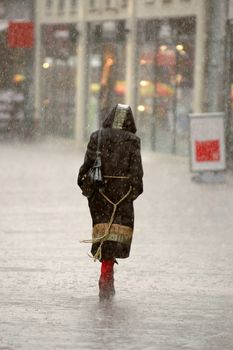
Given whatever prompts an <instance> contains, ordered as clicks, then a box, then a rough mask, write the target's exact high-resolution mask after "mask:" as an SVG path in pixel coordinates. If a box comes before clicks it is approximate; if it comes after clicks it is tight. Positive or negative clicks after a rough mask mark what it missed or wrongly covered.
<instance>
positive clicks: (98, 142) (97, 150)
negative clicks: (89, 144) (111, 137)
mask: <svg viewBox="0 0 233 350" xmlns="http://www.w3.org/2000/svg"><path fill="white" fill-rule="evenodd" d="M101 131H102V129H99V131H98V141H97V149H96V155H97V156H99V155H100V154H101V152H100V139H101Z"/></svg>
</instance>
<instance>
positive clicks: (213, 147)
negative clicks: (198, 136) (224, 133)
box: [195, 140, 220, 162]
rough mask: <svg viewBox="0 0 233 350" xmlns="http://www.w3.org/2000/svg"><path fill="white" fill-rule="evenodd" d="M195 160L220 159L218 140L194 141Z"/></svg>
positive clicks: (214, 160)
mask: <svg viewBox="0 0 233 350" xmlns="http://www.w3.org/2000/svg"><path fill="white" fill-rule="evenodd" d="M195 148H196V161H197V162H216V161H219V160H220V142H219V140H208V141H196V142H195Z"/></svg>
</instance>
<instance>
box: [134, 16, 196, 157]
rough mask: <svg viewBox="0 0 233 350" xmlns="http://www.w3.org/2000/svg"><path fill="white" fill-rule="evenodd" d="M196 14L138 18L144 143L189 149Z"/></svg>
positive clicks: (180, 150)
mask: <svg viewBox="0 0 233 350" xmlns="http://www.w3.org/2000/svg"><path fill="white" fill-rule="evenodd" d="M194 37H195V19H194V18H193V17H192V18H182V19H170V20H165V21H158V20H147V21H141V22H140V23H139V30H138V67H139V68H138V75H137V92H138V99H137V121H138V129H139V133H140V134H141V137H142V141H143V144H144V146H145V147H147V148H149V149H152V150H158V151H163V152H174V153H182V154H185V153H187V133H188V113H189V112H191V102H192V92H193V66H194Z"/></svg>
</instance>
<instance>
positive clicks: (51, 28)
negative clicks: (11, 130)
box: [0, 0, 233, 155]
mask: <svg viewBox="0 0 233 350" xmlns="http://www.w3.org/2000/svg"><path fill="white" fill-rule="evenodd" d="M0 4H1V5H0V16H1V21H0V25H1V28H2V26H3V24H1V23H3V22H4V21H5V20H6V21H8V25H7V27H8V28H9V27H10V25H9V20H10V19H11V17H9V15H8V14H9V13H10V9H12V12H13V14H14V21H17V20H19V19H24V20H25V21H27V22H31V21H32V22H33V30H34V33H35V36H34V37H35V40H34V41H33V43H34V45H32V48H29V47H27V48H21V49H17V48H15V49H14V51H12V52H14V55H13V56H14V59H15V60H16V61H17V62H20V60H18V59H17V56H16V52H17V50H19V51H20V54H21V55H26V57H25V56H24V58H23V62H26V61H27V60H28V62H29V63H28V64H24V69H25V71H24V72H23V71H20V70H18V71H17V72H16V73H17V74H21V73H22V75H24V76H25V77H26V76H27V79H25V80H24V81H25V83H24V85H25V86H26V87H25V89H26V90H25V91H26V93H25V96H26V97H25V100H27V99H28V97H27V96H29V94H30V92H32V94H33V98H32V99H30V101H33V103H32V104H33V106H34V107H35V109H34V111H33V114H32V119H33V123H32V125H33V126H34V127H35V126H37V127H38V128H39V130H40V132H41V133H42V134H45V135H46V134H53V135H55V136H62V137H68V138H75V139H76V140H77V142H79V143H80V144H82V143H83V142H84V141H86V140H87V138H88V136H89V134H90V132H91V131H93V130H95V129H96V128H98V127H99V125H100V123H101V121H102V119H103V118H104V116H105V115H106V113H107V112H108V110H109V108H111V107H112V106H113V105H114V104H115V103H126V104H130V105H131V107H132V109H133V111H134V115H135V118H136V122H137V127H138V134H139V136H140V137H141V138H142V146H143V148H144V149H150V150H154V151H161V152H167V153H175V154H181V155H187V154H188V114H189V113H190V112H204V111H226V112H227V117H226V125H227V126H228V127H227V131H228V140H230V139H231V137H232V136H230V134H231V135H232V134H233V131H232V130H233V122H232V120H233V117H232V116H231V110H232V108H231V101H232V97H233V95H232V91H233V90H232V78H231V77H232V71H233V58H232V54H231V52H233V48H232V46H233V34H232V33H233V29H232V28H233V27H232V22H231V18H233V15H231V13H232V14H233V1H231V0H223V1H221V2H220V1H218V0H37V1H36V0H35V1H29V0H28V1H21V0H19V1H16V0H15V1H13V0H12V1H10V0H8V1H3V0H0ZM6 4H7V6H6ZM16 4H18V5H19V6H18V7H19V9H18V10H17V11H16V9H17V6H16ZM22 4H23V6H22ZM1 9H2V10H1ZM19 11H21V12H19ZM33 14H34V15H33ZM7 31H8V30H7V29H6V27H5V28H4V29H1V50H3V51H4V54H5V55H7V57H11V56H10V54H9V53H8V51H9V50H13V49H12V48H10V47H9V39H6V38H5V39H3V37H4V35H5V34H6V32H7ZM4 33H5V34H4ZM28 33H29V32H28ZM28 35H29V34H27V36H28ZM4 40H5V41H4ZM7 40H8V41H7ZM2 41H4V42H5V43H6V44H5V46H4V45H3V44H2ZM31 55H34V56H33V58H32V56H31ZM1 57H2V55H1ZM8 62H9V60H8V61H7V60H5V59H4V63H1V65H2V67H5V66H9V65H8V64H6V63H8ZM17 64H18V63H17ZM10 67H11V68H9V69H8V68H6V71H7V69H8V70H11V69H12V67H14V65H10ZM26 67H27V71H26ZM16 70H17V69H16ZM29 72H33V73H34V74H32V75H30V74H29ZM4 75H5V68H4ZM32 77H33V79H30V78H32ZM9 79H10V78H8V77H7V78H6V80H8V81H10V80H9ZM33 84H34V85H33ZM3 85H4V86H6V84H5V83H3ZM27 94H28V95H27ZM216 96H218V98H217V99H216ZM29 109H30V108H29ZM232 139H233V137H232ZM232 143H233V141H232ZM232 149H233V146H232ZM229 150H230V147H229ZM232 152H233V150H232Z"/></svg>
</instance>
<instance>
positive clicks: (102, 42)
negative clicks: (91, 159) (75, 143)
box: [86, 21, 126, 135]
mask: <svg viewBox="0 0 233 350" xmlns="http://www.w3.org/2000/svg"><path fill="white" fill-rule="evenodd" d="M125 62H126V45H125V29H124V22H123V21H119V22H113V21H109V22H103V23H101V24H96V23H92V24H89V51H88V73H89V74H88V103H87V105H88V113H87V115H88V118H87V120H86V133H87V135H88V134H89V133H90V131H92V130H94V129H97V128H98V127H99V125H100V124H101V122H102V120H103V118H104V117H105V115H106V113H108V111H109V109H110V108H111V107H112V106H113V105H114V104H117V103H124V102H125V88H126V87H125V74H126V67H125Z"/></svg>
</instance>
